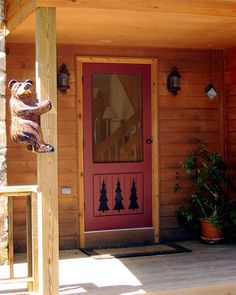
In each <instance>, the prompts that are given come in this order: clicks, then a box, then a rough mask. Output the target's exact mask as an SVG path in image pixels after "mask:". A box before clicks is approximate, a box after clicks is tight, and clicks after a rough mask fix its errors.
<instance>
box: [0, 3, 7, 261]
mask: <svg viewBox="0 0 236 295" xmlns="http://www.w3.org/2000/svg"><path fill="white" fill-rule="evenodd" d="M5 84H6V53H5V15H4V0H0V186H3V185H6V184H7V171H6V170H7V165H6V151H7V148H6V146H7V144H6V97H5V86H6V85H5ZM7 244H8V228H7V198H5V197H0V265H1V264H2V263H5V262H6V261H7V258H8V257H7Z"/></svg>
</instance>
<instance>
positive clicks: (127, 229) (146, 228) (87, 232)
mask: <svg viewBox="0 0 236 295" xmlns="http://www.w3.org/2000/svg"><path fill="white" fill-rule="evenodd" d="M150 229H154V227H152V226H151V227H135V228H118V229H106V230H88V231H85V234H90V233H104V232H118V231H135V230H150Z"/></svg>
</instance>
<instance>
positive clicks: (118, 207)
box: [113, 179, 125, 212]
mask: <svg viewBox="0 0 236 295" xmlns="http://www.w3.org/2000/svg"><path fill="white" fill-rule="evenodd" d="M115 192H116V197H115V201H116V202H115V207H114V209H113V210H118V212H119V211H120V210H123V209H125V208H124V206H123V204H122V200H123V198H122V195H121V192H122V190H121V188H120V181H119V179H118V182H117V185H116V190H115Z"/></svg>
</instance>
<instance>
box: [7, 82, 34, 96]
mask: <svg viewBox="0 0 236 295" xmlns="http://www.w3.org/2000/svg"><path fill="white" fill-rule="evenodd" d="M8 87H9V88H10V90H11V94H12V96H14V97H16V98H18V99H23V98H24V97H26V96H27V97H28V96H31V95H32V89H33V82H32V80H30V79H28V80H25V81H24V82H19V81H17V80H11V81H10V82H9V83H8Z"/></svg>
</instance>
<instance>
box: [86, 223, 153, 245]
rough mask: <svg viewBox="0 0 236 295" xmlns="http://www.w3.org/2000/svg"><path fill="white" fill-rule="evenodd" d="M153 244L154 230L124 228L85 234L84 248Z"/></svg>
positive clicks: (149, 228)
mask: <svg viewBox="0 0 236 295" xmlns="http://www.w3.org/2000/svg"><path fill="white" fill-rule="evenodd" d="M153 242H154V228H153V227H144V228H129V229H127V228H124V229H114V230H99V231H87V232H85V248H95V247H114V246H115V247H120V246H130V245H134V244H145V243H153Z"/></svg>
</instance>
